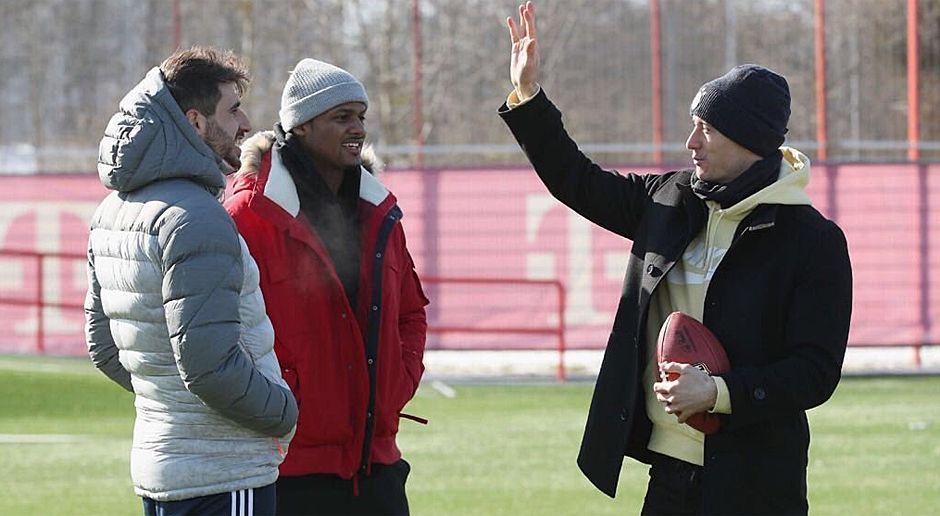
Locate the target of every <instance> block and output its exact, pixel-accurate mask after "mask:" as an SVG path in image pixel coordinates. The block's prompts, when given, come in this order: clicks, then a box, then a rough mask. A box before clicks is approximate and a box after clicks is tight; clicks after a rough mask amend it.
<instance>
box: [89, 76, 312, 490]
mask: <svg viewBox="0 0 940 516" xmlns="http://www.w3.org/2000/svg"><path fill="white" fill-rule="evenodd" d="M222 167H223V164H222V162H221V160H220V159H219V158H218V156H217V155H216V154H215V153H214V152H213V151H212V150H211V149H210V148H209V147H208V146H207V145H206V144H205V142H203V140H202V139H201V138H200V137H199V135H198V134H197V133H196V132H195V130H194V129H193V128H192V126H191V125H190V124H189V122H188V121H187V120H186V118H185V116H184V115H183V113H182V111H181V110H180V108H179V106H178V104H177V103H176V101H175V100H174V99H173V97H172V95H171V94H170V91H169V89H168V88H167V86H166V84H165V83H164V81H163V76H162V73H161V72H160V70H159V69H158V68H154V69H153V70H151V71H150V72H149V73H148V74H147V76H146V77H145V78H144V80H143V81H142V82H141V83H140V84H138V85H137V86H136V87H135V88H134V89H133V90H131V92H130V93H128V94H127V96H125V97H124V99H123V100H122V101H121V104H120V112H118V113H117V114H116V115H114V117H112V118H111V121H110V122H109V123H108V127H107V129H106V130H105V136H104V138H103V139H102V140H101V145H100V148H99V158H98V175H99V177H100V179H101V181H102V183H103V184H104V185H105V186H106V187H107V188H109V189H111V190H114V192H112V193H111V194H110V195H109V196H108V197H107V198H106V199H105V200H104V201H103V202H102V203H101V205H100V206H99V207H98V210H97V211H96V212H95V215H94V219H93V221H92V224H91V235H90V237H89V242H88V278H89V288H88V294H87V297H86V300H85V315H86V328H85V329H86V341H87V344H88V351H89V354H90V356H91V359H92V361H93V362H94V364H95V366H96V367H98V368H99V369H100V370H101V371H102V372H104V373H105V374H106V375H107V376H108V377H109V378H111V379H112V380H114V381H115V382H117V383H118V384H120V385H121V386H122V387H124V388H125V389H127V390H129V391H132V392H134V393H135V394H136V402H135V406H136V409H137V419H136V422H135V426H134V443H133V450H132V452H131V476H132V478H133V481H134V485H135V490H136V492H137V494H138V495H140V496H144V497H147V498H152V499H154V500H159V501H170V500H180V499H186V498H193V497H198V496H205V495H210V494H217V493H224V492H228V491H233V490H240V489H248V488H254V487H261V486H265V485H268V484H270V483H272V482H274V481H275V480H276V479H277V469H278V465H279V464H280V463H281V461H282V460H283V458H284V454H285V453H286V451H287V441H288V440H289V438H290V436H291V435H292V433H293V428H294V425H295V423H296V420H297V404H296V402H295V401H294V398H293V396H292V395H291V393H290V390H288V388H287V386H286V383H285V382H284V381H283V379H282V378H281V374H280V367H279V365H278V362H277V357H275V355H274V351H273V346H274V330H273V328H272V326H271V322H270V320H269V319H268V317H267V315H266V314H265V308H264V299H263V298H262V296H261V291H260V289H259V287H258V284H259V273H258V267H257V265H256V264H255V262H254V260H253V259H252V258H251V255H250V254H249V253H248V248H247V246H246V245H245V242H244V241H243V240H242V239H241V237H240V236H239V235H238V232H237V230H236V228H235V224H234V222H233V221H232V219H231V218H230V217H229V216H228V214H227V213H226V212H225V210H224V209H223V207H222V205H221V204H220V203H219V200H218V195H219V193H220V192H221V191H222V189H223V187H224V181H225V178H224V176H223V174H222V172H221V170H222Z"/></svg>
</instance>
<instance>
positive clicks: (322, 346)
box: [225, 59, 428, 514]
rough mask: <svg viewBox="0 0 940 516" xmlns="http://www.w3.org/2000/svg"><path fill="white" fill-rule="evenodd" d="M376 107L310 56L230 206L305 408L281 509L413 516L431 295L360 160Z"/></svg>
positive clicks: (283, 475)
mask: <svg viewBox="0 0 940 516" xmlns="http://www.w3.org/2000/svg"><path fill="white" fill-rule="evenodd" d="M368 104H369V100H368V97H367V95H366V91H365V88H363V86H362V84H361V83H360V82H359V81H358V80H356V78H355V77H353V76H352V75H351V74H349V73H348V72H346V71H345V70H342V69H340V68H337V67H336V66H333V65H331V64H328V63H324V62H321V61H316V60H314V59H303V60H301V61H300V62H299V63H298V64H297V66H296V67H295V68H294V71H293V72H292V73H291V76H290V78H289V79H288V80H287V84H286V85H285V87H284V92H283V95H282V97H281V110H280V113H279V115H280V122H279V123H277V124H276V125H275V128H274V133H261V134H259V135H256V136H255V137H253V138H252V139H250V140H248V141H247V142H245V144H243V146H242V169H241V171H240V172H239V174H238V175H237V176H236V180H235V185H234V194H233V196H232V197H231V198H229V199H228V200H227V201H226V203H225V206H226V208H227V209H228V211H229V213H231V215H232V217H233V218H234V219H235V222H236V224H237V225H238V229H239V231H240V232H241V234H242V235H243V236H244V238H245V240H246V241H247V242H248V247H249V249H250V250H251V254H252V255H253V256H254V258H255V260H256V261H257V262H258V265H259V267H260V269H261V289H262V292H263V293H264V300H265V303H266V305H267V312H268V315H269V316H270V318H271V322H272V323H273V325H274V333H275V351H276V353H277V356H278V358H279V359H280V362H281V369H282V373H283V375H284V378H285V379H286V380H287V383H288V384H289V385H290V387H291V390H292V391H293V393H294V395H295V396H296V398H297V403H298V406H299V407H300V417H299V419H298V422H297V423H298V424H297V433H296V435H295V436H294V440H293V441H292V442H291V446H290V450H289V452H288V455H287V458H286V460H285V461H284V463H283V464H282V465H281V468H280V478H279V479H278V481H277V505H278V514H407V513H408V501H407V497H406V495H405V481H406V479H407V476H408V472H409V470H410V466H409V465H408V463H407V462H405V460H404V459H402V457H401V452H400V451H399V449H398V446H397V445H396V443H395V436H396V434H397V433H398V422H399V417H400V416H401V410H402V409H403V408H404V406H405V404H406V403H408V401H409V400H411V398H412V397H413V396H414V393H415V390H416V389H417V387H418V382H419V381H420V379H421V375H422V373H423V372H424V366H423V364H422V357H423V355H424V344H425V336H426V332H427V321H426V316H425V309H424V307H425V306H426V305H427V304H428V300H427V298H426V297H425V295H424V293H423V291H422V289H421V283H420V281H419V280H418V276H417V274H416V273H415V270H414V262H413V261H412V259H411V255H410V254H409V253H408V249H407V247H406V245H405V233H404V230H403V228H402V224H401V218H402V212H401V210H400V209H399V208H398V206H397V204H396V200H395V197H394V196H393V195H392V194H391V193H390V192H389V191H388V190H387V189H386V188H385V187H384V186H382V184H381V183H380V182H379V181H378V180H377V179H376V178H375V177H374V176H373V175H372V174H370V173H369V172H368V171H366V170H365V169H364V168H363V167H362V150H363V142H364V140H365V136H366V130H365V126H364V123H363V122H364V118H365V112H366V109H367V108H368Z"/></svg>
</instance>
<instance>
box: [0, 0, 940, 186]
mask: <svg viewBox="0 0 940 516" xmlns="http://www.w3.org/2000/svg"><path fill="white" fill-rule="evenodd" d="M516 5H517V3H516V2H513V1H505V0H463V1H454V0H383V1H376V0H279V1H276V2H272V1H260V0H199V1H196V0H5V1H4V2H3V3H2V5H0V19H2V29H3V30H2V32H0V41H2V44H0V64H2V66H3V69H4V70H5V72H4V73H3V74H2V76H0V142H2V145H3V147H2V151H0V160H2V161H0V173H11V172H14V171H23V172H27V171H28V172H35V173H54V172H87V171H92V170H93V169H94V165H95V147H96V142H97V139H98V136H99V133H100V132H101V130H102V129H103V126H104V124H105V123H106V121H107V120H108V118H109V117H110V115H111V113H112V112H113V111H114V110H115V108H116V105H117V102H118V101H119V100H120V98H121V97H122V96H123V94H124V93H125V92H127V90H128V89H130V87H131V86H132V85H133V84H134V83H135V82H136V81H137V80H138V79H139V78H141V77H142V76H143V75H144V73H145V72H146V71H147V70H148V69H149V68H150V67H152V66H155V65H157V64H159V63H160V62H161V61H162V60H163V59H164V58H165V57H166V56H167V55H169V54H170V53H171V52H172V51H173V49H174V48H176V47H177V46H184V47H185V46H190V45H192V44H212V45H216V46H221V47H225V48H231V49H233V50H234V51H235V52H236V53H238V54H240V55H242V56H244V58H245V59H246V61H247V62H248V64H249V65H250V68H251V71H252V73H253V75H254V82H253V84H252V87H251V90H250V92H249V94H248V96H247V97H246V99H245V106H246V108H247V110H248V113H249V115H250V116H251V118H252V121H253V122H254V125H255V127H256V128H259V129H260V128H267V127H270V126H271V125H272V124H273V123H274V121H275V116H276V113H277V110H278V106H279V102H280V93H281V88H282V86H283V84H284V81H285V80H286V78H287V73H288V71H289V70H290V69H291V68H292V67H293V65H294V64H295V63H296V62H297V61H298V60H299V59H301V58H303V57H307V56H312V57H316V58H319V59H322V60H326V61H329V62H333V63H337V64H339V65H341V66H343V67H345V68H347V69H349V70H350V71H351V72H353V73H354V74H356V75H357V76H358V77H359V78H360V79H361V80H362V81H363V83H364V84H365V85H366V87H367V89H368V91H369V93H370V96H371V98H372V101H373V104H372V106H371V109H370V113H369V129H370V132H371V139H372V141H373V142H374V143H375V144H376V145H377V146H378V148H379V150H380V153H381V155H382V156H384V157H385V158H386V160H388V162H389V163H390V164H391V165H393V166H402V167H410V166H415V165H425V166H454V165H458V164H460V165H470V166H480V165H523V164H525V161H524V157H523V155H522V153H520V152H518V150H517V148H516V146H515V145H513V142H512V140H511V138H510V136H509V134H508V132H507V131H506V130H505V129H504V128H503V127H501V123H500V121H499V120H498V118H497V117H496V116H494V111H495V110H496V108H497V107H498V106H499V104H500V103H501V101H502V100H503V98H504V97H505V95H506V94H507V92H508V89H509V80H508V46H509V44H508V41H509V38H508V34H507V32H506V28H505V18H506V16H507V15H508V14H512V13H514V12H515V7H516ZM537 9H538V23H539V29H541V31H540V34H539V36H540V37H539V39H540V40H541V48H542V54H543V67H544V86H545V89H546V91H547V92H548V93H549V94H550V95H551V97H552V98H553V99H554V100H555V101H556V102H557V103H558V104H559V105H560V106H562V107H563V111H564V113H565V115H566V117H567V122H568V126H569V128H570V129H571V131H572V132H573V133H574V134H576V135H577V139H578V141H579V143H581V144H582V146H584V148H585V149H586V150H589V151H590V152H591V153H592V156H594V157H595V158H596V159H598V160H600V161H604V162H607V163H617V164H622V163H647V162H654V163H655V162H660V161H662V162H667V163H675V162H685V161H686V159H687V158H686V152H685V149H684V146H683V142H684V141H685V137H686V136H687V131H688V128H689V125H690V124H689V117H688V106H689V102H690V101H691V99H692V97H693V96H694V94H695V92H696V90H697V88H698V86H699V85H700V84H702V83H703V82H705V81H707V80H709V79H712V78H714V77H716V76H718V75H721V74H722V73H723V72H724V71H726V70H727V69H729V68H731V67H732V66H734V65H735V64H739V63H748V62H758V63H761V64H763V65H765V66H768V67H770V68H773V69H775V70H776V71H778V72H780V73H782V74H783V75H785V76H786V77H787V79H788V80H789V82H790V86H791V90H792V92H793V115H792V117H791V124H790V134H789V140H790V142H791V143H793V144H796V145H795V146H797V147H799V148H800V149H802V150H803V151H804V152H806V153H808V154H810V155H812V156H814V157H817V158H819V159H824V160H825V159H828V160H852V161H859V160H862V161H885V160H904V159H908V158H909V157H911V151H912V150H916V151H917V153H916V156H915V159H917V158H922V159H935V158H937V157H938V156H940V90H938V88H935V87H930V85H933V84H935V83H936V82H937V80H938V79H940V2H937V1H935V0H918V1H908V0H656V1H649V0H543V1H541V2H539V3H538V6H537ZM912 9H913V10H912ZM912 37H913V38H914V39H913V40H912ZM912 44H913V45H914V46H915V47H916V48H914V49H913V55H912V48H911V46H912ZM918 86H920V87H919V88H918ZM915 121H916V124H914V125H915V126H914V127H912V125H911V124H912V123H914V122H915Z"/></svg>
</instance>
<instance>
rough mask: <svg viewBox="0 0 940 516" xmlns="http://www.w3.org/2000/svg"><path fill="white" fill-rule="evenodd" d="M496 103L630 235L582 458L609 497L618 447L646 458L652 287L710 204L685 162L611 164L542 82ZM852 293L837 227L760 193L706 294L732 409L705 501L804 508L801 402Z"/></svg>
mask: <svg viewBox="0 0 940 516" xmlns="http://www.w3.org/2000/svg"><path fill="white" fill-rule="evenodd" d="M500 116H502V118H503V120H504V121H505V122H506V124H507V125H508V126H509V128H510V130H511V131H512V133H513V135H514V136H515V137H516V139H517V140H518V142H519V144H520V145H521V146H522V148H523V150H524V151H525V152H526V155H527V156H528V158H529V160H530V161H531V162H532V165H533V166H534V167H535V170H536V172H537V173H538V175H539V177H540V178H541V180H542V181H543V182H544V183H545V185H546V186H547V187H548V189H549V190H550V191H551V193H552V194H553V195H554V196H555V197H556V198H558V199H559V200H560V201H561V202H563V203H564V204H565V205H567V206H568V207H570V208H571V209H573V210H575V211H576V212H578V213H579V214H581V215H583V216H584V217H586V218H587V219H589V220H591V221H592V222H594V223H595V224H598V225H599V226H601V227H603V228H605V229H607V230H609V231H612V232H614V233H616V234H618V235H621V236H623V237H625V238H628V239H631V240H633V248H632V250H631V253H630V259H629V261H628V264H627V271H626V277H625V278H624V283H623V290H622V292H621V297H620V303H619V306H618V309H617V315H616V317H615V319H614V325H613V330H612V331H611V334H610V338H609V340H608V342H607V348H606V352H605V353H604V359H603V362H602V364H601V369H600V372H599V374H598V377H597V384H596V386H595V388H594V397H593V399H592V401H591V408H590V412H589V413H588V419H587V424H586V427H585V430H584V438H583V440H582V443H581V452H580V454H579V456H578V465H579V466H580V468H581V470H582V471H583V472H584V474H585V475H586V476H587V478H588V479H589V480H590V481H591V482H593V483H594V485H596V486H597V487H598V488H599V489H600V490H601V491H603V492H604V493H606V494H607V495H609V496H611V497H613V496H614V495H615V494H616V490H617V480H618V477H619V475H620V467H621V464H622V462H623V456H624V454H626V455H629V456H631V457H633V458H635V459H637V460H639V461H642V462H649V460H650V457H649V451H648V450H647V448H646V446H647V444H648V441H649V435H650V429H651V423H650V421H649V419H648V418H647V416H646V411H645V409H644V403H645V396H644V392H643V387H642V385H641V384H640V382H641V380H642V371H643V368H644V366H645V363H644V360H645V357H646V356H647V355H646V351H645V348H646V342H645V335H646V319H647V315H648V310H649V302H650V298H651V296H652V294H653V292H654V291H655V289H656V288H657V286H658V285H659V283H660V281H662V280H663V278H665V276H666V274H667V273H668V272H669V270H670V269H671V268H672V266H673V265H674V264H675V263H676V261H677V260H680V259H681V257H682V253H683V251H684V250H685V248H686V246H687V245H688V243H689V242H690V241H691V239H692V238H693V237H694V236H695V235H696V234H697V233H698V232H699V231H701V230H702V228H703V226H704V224H705V222H706V217H707V212H706V207H705V204H704V202H703V201H702V200H701V199H699V198H698V197H697V196H696V195H695V194H694V193H692V191H691V189H690V187H689V181H690V178H691V174H692V171H690V170H683V171H676V172H668V173H665V174H663V175H637V174H626V175H620V174H618V173H616V172H612V171H606V170H602V169H601V168H600V167H599V166H597V165H596V164H594V163H593V162H591V161H590V160H589V159H588V158H587V157H586V156H584V154H583V153H581V151H580V150H579V149H578V148H577V144H576V143H575V142H574V141H573V140H571V138H570V137H569V136H568V134H567V132H566V131H565V129H564V127H563V125H562V121H561V113H560V112H559V111H558V109H557V108H555V106H554V105H553V104H552V103H551V101H549V100H548V98H547V97H546V95H545V93H544V92H540V93H539V94H538V95H537V96H536V97H535V98H533V99H532V100H530V101H529V102H528V103H526V104H524V105H522V106H518V107H517V108H515V109H512V110H509V109H508V108H507V107H506V106H505V105H503V107H502V108H501V109H500ZM851 307H852V273H851V265H850V263H849V257H848V250H847V246H846V241H845V236H844V235H843V233H842V231H841V230H840V229H839V227H838V226H836V224H835V223H833V222H832V221H829V220H827V219H825V218H824V217H823V216H822V215H821V214H820V213H819V212H818V211H816V210H815V209H814V208H812V207H811V206H791V205H759V206H757V207H756V208H755V209H754V210H753V211H752V212H751V213H750V214H749V215H748V216H747V217H746V218H745V219H744V220H743V221H742V222H741V223H740V224H739V226H738V228H737V230H736V232H735V236H734V239H733V241H732V244H731V247H730V249H729V250H728V253H727V254H726V255H725V256H724V258H723V259H722V261H721V263H720V265H719V266H718V269H717V271H716V272H715V274H714V276H713V278H712V280H711V283H710V285H709V288H708V292H707V295H706V298H705V307H704V317H703V318H704V321H703V322H704V323H705V325H706V326H708V327H709V328H710V329H711V330H712V331H713V332H714V333H715V335H716V336H717V337H718V339H719V340H720V341H721V342H722V344H723V345H724V347H725V349H726V351H727V354H728V358H729V360H730V362H731V366H732V370H731V371H730V372H729V373H727V374H723V375H722V377H723V378H724V380H725V382H726V383H727V385H728V388H729V391H730V395H731V406H732V410H733V412H734V413H733V414H731V415H727V416H722V418H723V427H722V429H721V431H720V432H718V433H716V434H713V435H710V436H708V437H706V439H705V465H704V471H703V485H704V493H705V500H704V507H705V512H706V513H720V514H731V513H747V514H755V513H762V512H763V513H774V514H781V513H805V512H806V511H807V501H806V466H807V449H808V447H809V427H808V424H807V420H806V412H805V411H806V410H807V409H809V408H812V407H815V406H817V405H820V404H821V403H823V402H825V401H826V400H827V399H829V397H830V396H831V395H832V393H833V391H834V390H835V388H836V385H837V384H838V382H839V378H840V373H841V369H842V360H843V357H844V355H845V347H846V341H847V339H848V331H849V319H850V315H851Z"/></svg>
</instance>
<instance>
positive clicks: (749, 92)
mask: <svg viewBox="0 0 940 516" xmlns="http://www.w3.org/2000/svg"><path fill="white" fill-rule="evenodd" d="M689 114H690V115H696V116H698V117H699V118H701V119H702V120H705V121H706V122H708V123H709V125H712V126H714V127H715V128H716V129H718V130H719V131H720V132H721V133H722V134H724V135H725V136H727V137H728V138H730V139H731V140H733V141H735V142H736V143H738V144H739V145H741V146H742V147H744V148H746V149H748V150H750V151H751V152H754V153H755V154H757V155H759V156H761V157H767V156H769V155H771V154H772V153H773V152H774V151H776V150H777V149H778V148H779V147H780V145H781V144H783V140H784V135H786V134H787V122H788V121H789V120H790V87H789V86H788V85H787V80H786V79H785V78H784V77H783V76H782V75H780V74H778V73H776V72H774V71H773V70H770V69H768V68H764V67H763V66H758V65H753V64H745V65H738V66H735V67H734V68H732V69H731V70H730V71H728V73H726V74H724V75H722V76H721V77H719V78H717V79H714V80H712V81H709V82H706V83H705V84H704V85H703V86H702V87H701V88H700V89H699V90H698V93H697V94H696V95H695V99H694V100H692V106H691V107H690V108H689Z"/></svg>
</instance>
